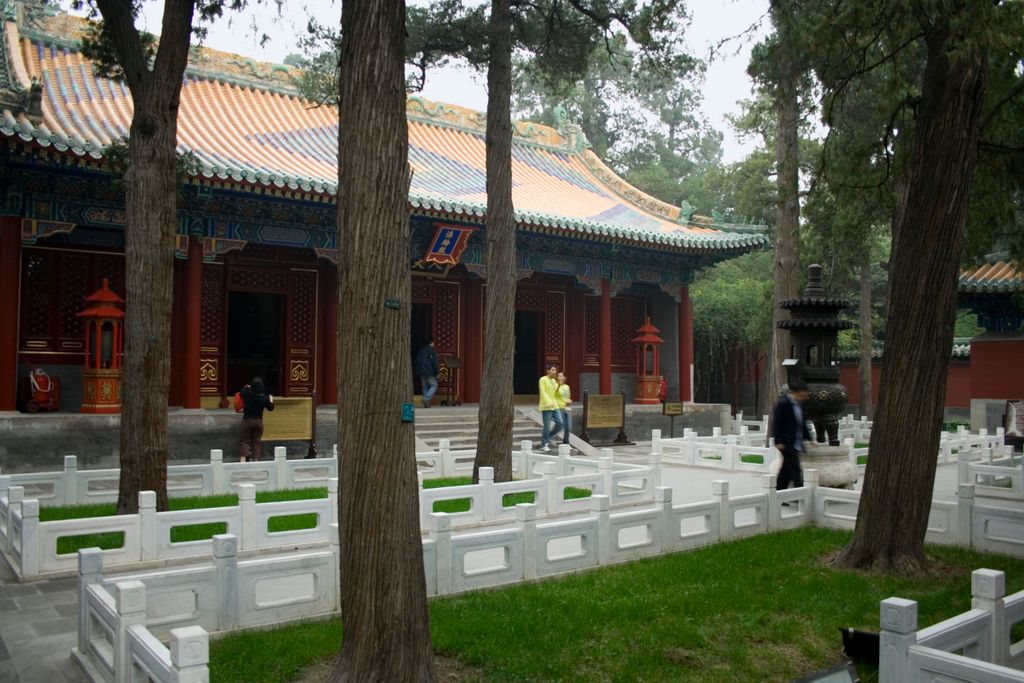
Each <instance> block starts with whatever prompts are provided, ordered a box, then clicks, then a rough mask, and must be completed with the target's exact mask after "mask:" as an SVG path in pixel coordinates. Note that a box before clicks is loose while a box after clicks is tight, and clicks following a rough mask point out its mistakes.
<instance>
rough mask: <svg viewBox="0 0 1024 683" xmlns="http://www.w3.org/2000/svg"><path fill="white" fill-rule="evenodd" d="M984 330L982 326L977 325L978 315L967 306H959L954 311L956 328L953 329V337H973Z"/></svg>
mask: <svg viewBox="0 0 1024 683" xmlns="http://www.w3.org/2000/svg"><path fill="white" fill-rule="evenodd" d="M984 331H985V328H984V327H981V326H980V325H978V316H977V315H976V314H975V313H974V312H973V311H971V310H970V309H967V308H961V309H960V310H958V311H957V313H956V328H954V330H953V337H954V338H967V339H970V338H973V337H977V336H978V335H979V334H981V333H982V332H984Z"/></svg>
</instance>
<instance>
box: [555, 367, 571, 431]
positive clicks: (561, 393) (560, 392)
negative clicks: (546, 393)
mask: <svg viewBox="0 0 1024 683" xmlns="http://www.w3.org/2000/svg"><path fill="white" fill-rule="evenodd" d="M565 380H566V377H565V373H564V372H560V373H558V374H557V375H556V376H555V381H557V382H558V387H557V389H556V391H555V403H556V404H558V419H559V421H561V423H562V443H564V444H565V445H567V446H568V445H569V434H571V433H572V407H571V406H570V404H571V403H572V391H571V390H570V389H569V384H568V382H566V381H565ZM552 438H553V439H554V440H557V437H556V436H553V437H552Z"/></svg>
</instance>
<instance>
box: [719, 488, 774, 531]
mask: <svg viewBox="0 0 1024 683" xmlns="http://www.w3.org/2000/svg"><path fill="white" fill-rule="evenodd" d="M726 514H727V517H726V519H725V520H724V522H725V526H726V528H727V529H729V538H730V539H734V538H746V537H748V536H756V535H757V534H763V533H767V532H768V497H767V496H766V495H764V494H763V493H752V494H749V495H746V496H737V497H735V498H730V499H729V500H728V503H727V505H726Z"/></svg>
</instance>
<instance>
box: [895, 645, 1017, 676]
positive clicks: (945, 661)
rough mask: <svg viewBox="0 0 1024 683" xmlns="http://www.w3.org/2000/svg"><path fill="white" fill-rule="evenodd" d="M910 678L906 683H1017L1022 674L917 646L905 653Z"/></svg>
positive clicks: (995, 665)
mask: <svg viewBox="0 0 1024 683" xmlns="http://www.w3.org/2000/svg"><path fill="white" fill-rule="evenodd" d="M908 660H909V661H908V666H909V667H910V673H911V675H912V678H909V679H907V680H908V681H945V682H947V683H954V682H955V681H964V682H965V683H980V682H982V681H984V683H1020V681H1024V671H1015V670H1013V669H1010V668H1007V667H1005V666H999V665H997V664H990V663H988V662H981V661H978V660H976V659H970V658H967V657H960V656H958V655H954V654H950V653H948V652H941V651H939V650H933V649H931V648H927V647H922V646H920V645H912V646H911V647H910V650H909V653H908Z"/></svg>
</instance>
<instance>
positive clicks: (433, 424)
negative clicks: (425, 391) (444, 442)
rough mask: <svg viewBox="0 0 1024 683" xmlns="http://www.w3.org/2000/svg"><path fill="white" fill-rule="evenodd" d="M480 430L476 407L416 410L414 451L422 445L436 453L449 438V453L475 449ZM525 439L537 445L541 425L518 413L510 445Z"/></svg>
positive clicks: (442, 407)
mask: <svg viewBox="0 0 1024 683" xmlns="http://www.w3.org/2000/svg"><path fill="white" fill-rule="evenodd" d="M479 430H480V425H479V422H478V421H477V406H475V405H474V406H457V407H450V408H449V407H444V406H435V407H433V408H427V409H423V408H419V407H418V408H417V409H416V440H417V442H418V443H417V448H420V447H422V446H423V445H425V446H427V447H428V448H430V449H432V450H437V448H438V445H439V443H440V441H441V439H448V441H449V442H450V447H451V449H452V450H465V449H474V448H476V440H477V433H478V432H479ZM525 439H529V440H530V441H533V442H534V444H536V443H537V442H539V441H540V425H538V424H537V423H536V422H534V421H533V420H531V419H529V418H528V417H525V416H524V415H522V414H521V413H520V412H519V411H518V410H517V411H516V414H515V420H514V421H513V422H512V443H513V444H518V443H519V442H520V441H523V440H525Z"/></svg>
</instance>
